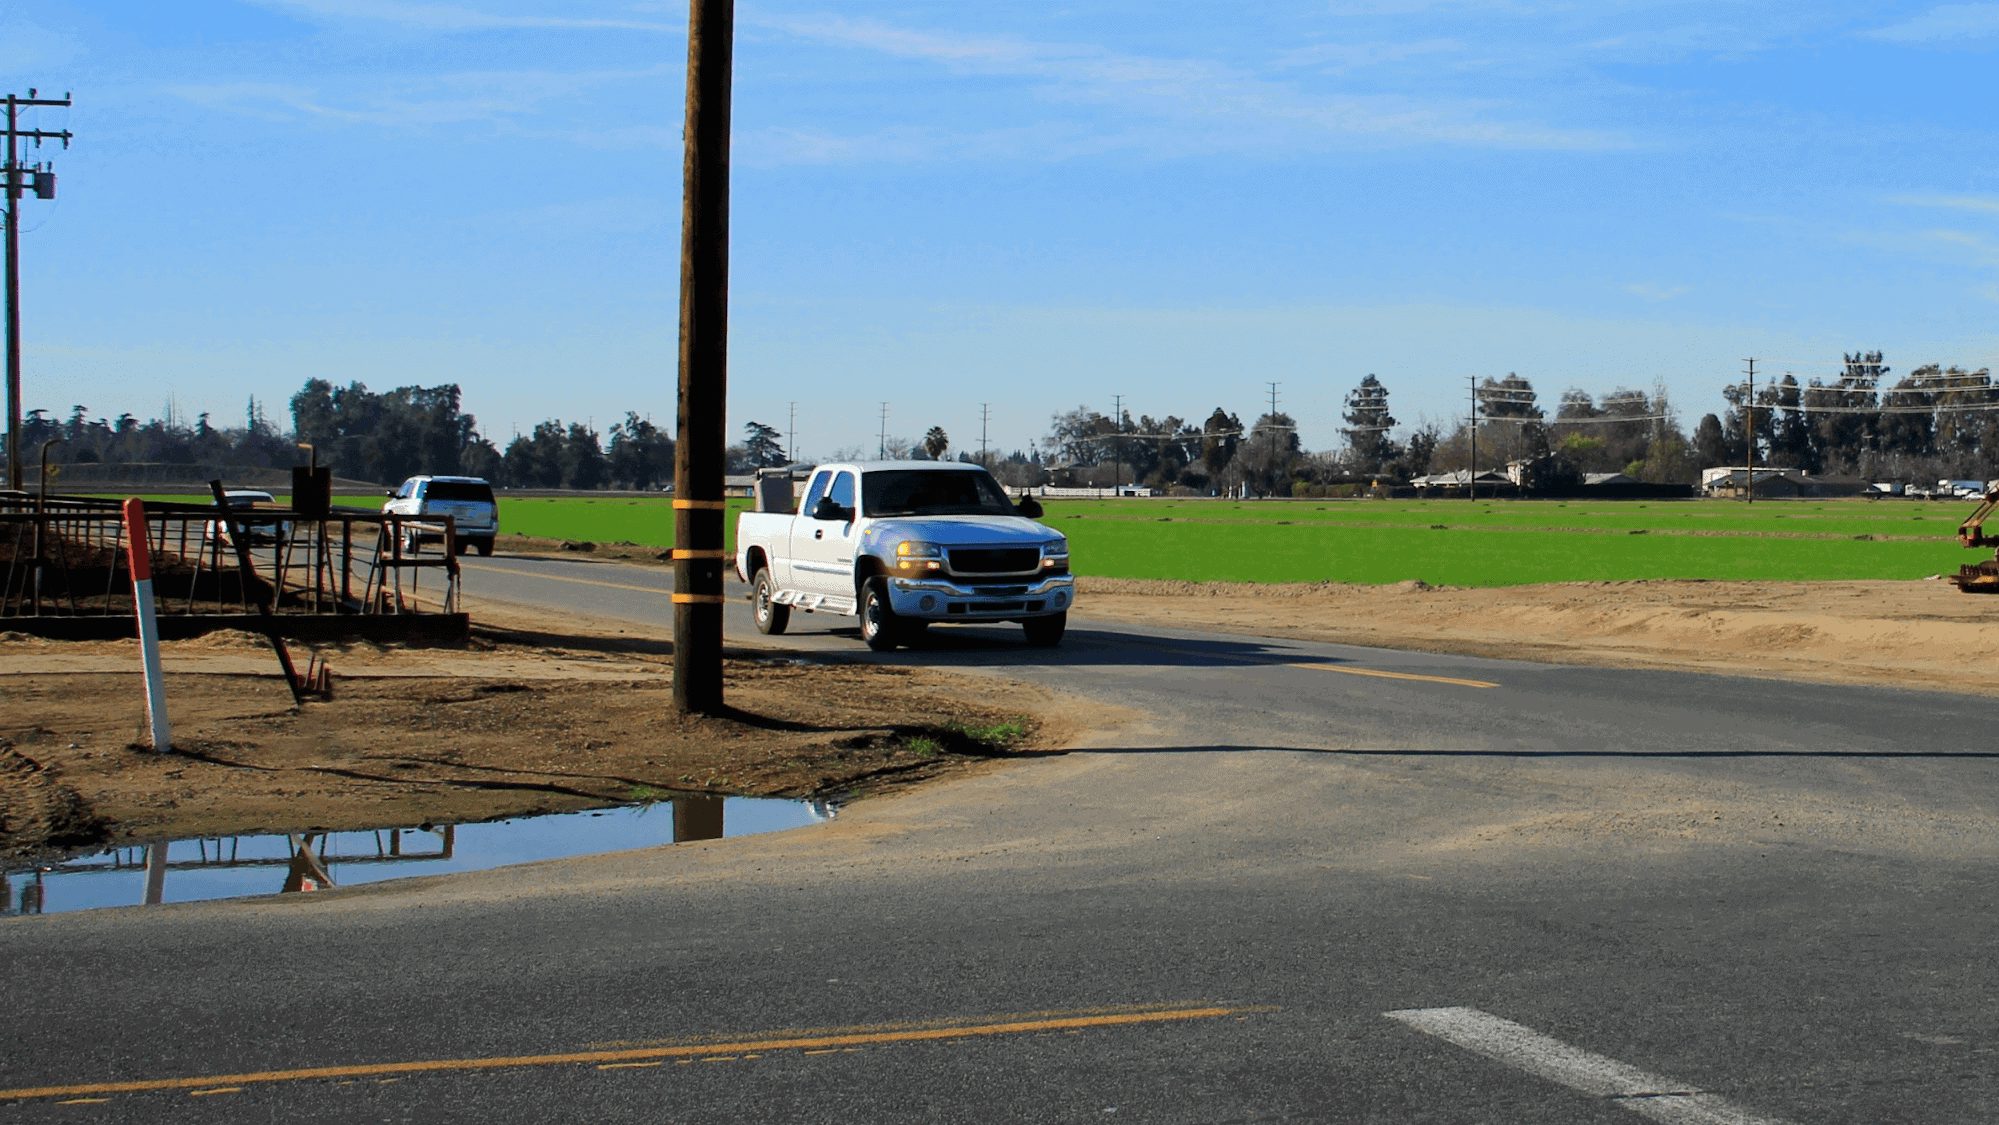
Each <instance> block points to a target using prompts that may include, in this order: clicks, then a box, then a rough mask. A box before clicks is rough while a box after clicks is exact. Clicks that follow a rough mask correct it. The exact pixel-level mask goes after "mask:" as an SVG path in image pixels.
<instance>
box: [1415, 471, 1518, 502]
mask: <svg viewBox="0 0 1999 1125" xmlns="http://www.w3.org/2000/svg"><path fill="white" fill-rule="evenodd" d="M1409 484H1410V486H1411V487H1413V488H1415V489H1416V494H1417V495H1419V496H1422V495H1437V494H1439V493H1449V494H1461V493H1463V492H1464V490H1465V489H1467V488H1473V487H1476V488H1477V489H1478V490H1479V491H1481V492H1489V493H1493V494H1495V495H1496V494H1497V493H1499V492H1500V491H1501V490H1504V491H1507V492H1514V491H1517V489H1516V487H1515V485H1514V483H1513V482H1512V481H1511V480H1509V479H1507V478H1506V477H1504V476H1502V475H1500V474H1498V473H1495V472H1493V471H1492V470H1491V469H1481V470H1479V472H1478V473H1477V474H1476V475H1474V474H1473V473H1472V472H1471V471H1470V470H1468V469H1458V470H1456V471H1454V472H1449V473H1431V474H1429V475H1427V476H1420V477H1416V478H1415V479H1413V480H1411V481H1410V482H1409Z"/></svg>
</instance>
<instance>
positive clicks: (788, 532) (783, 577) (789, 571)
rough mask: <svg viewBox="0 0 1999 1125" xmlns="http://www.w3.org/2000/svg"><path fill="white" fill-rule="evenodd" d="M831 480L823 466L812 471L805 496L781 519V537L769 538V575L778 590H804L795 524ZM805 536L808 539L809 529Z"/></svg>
mask: <svg viewBox="0 0 1999 1125" xmlns="http://www.w3.org/2000/svg"><path fill="white" fill-rule="evenodd" d="M832 480H833V474H832V473H830V472H827V471H826V470H824V469H821V470H819V471H818V472H815V473H813V474H812V479H811V481H810V482H809V483H807V484H806V486H805V496H804V498H803V499H802V500H800V501H799V503H798V509H797V511H796V512H794V513H793V514H792V517H791V518H790V519H789V520H786V521H785V532H784V535H783V537H782V538H779V539H773V540H772V541H771V543H770V544H769V546H770V553H771V556H772V558H771V560H770V569H771V578H772V579H773V580H775V581H776V582H777V585H778V588H779V589H783V590H803V589H805V587H804V586H802V585H800V584H799V573H800V572H799V570H798V567H797V562H798V555H797V553H796V552H797V551H798V545H799V542H800V537H799V534H798V531H799V526H800V525H801V524H803V523H804V522H805V520H806V518H807V517H808V516H810V515H811V513H812V509H813V508H814V507H815V506H817V505H818V503H819V498H820V497H822V496H824V495H826V486H827V485H829V484H831V483H832ZM805 538H808V539H809V538H811V535H810V533H809V531H808V533H807V535H806V536H805Z"/></svg>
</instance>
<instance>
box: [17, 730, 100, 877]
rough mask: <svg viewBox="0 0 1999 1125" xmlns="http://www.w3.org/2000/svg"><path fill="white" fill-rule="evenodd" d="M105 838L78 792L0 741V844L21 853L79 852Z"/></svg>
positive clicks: (33, 760) (32, 760) (98, 821)
mask: <svg viewBox="0 0 1999 1125" xmlns="http://www.w3.org/2000/svg"><path fill="white" fill-rule="evenodd" d="M103 838H104V824H103V823H102V822H101V821H100V820H99V819H98V818H97V817H96V816H94V815H93V814H92V813H91V811H90V806H89V805H87V804H85V803H84V800H83V798H82V797H80V796H78V795H77V792H76V790H74V789H71V788H69V787H68V786H66V785H63V784H62V783H60V782H58V781H56V780H55V779H54V778H53V777H51V776H50V774H49V771H48V770H45V769H43V768H42V764H41V763H40V762H38V761H36V760H35V759H33V758H30V757H28V756H27V755H26V754H23V753H21V752H20V751H19V750H17V749H15V747H14V744H13V743H12V742H9V741H7V740H6V739H4V738H0V840H10V841H20V842H22V843H24V844H25V845H29V846H28V847H24V848H23V849H22V850H23V853H24V854H30V853H32V852H34V851H41V850H44V849H47V850H61V849H65V848H76V847H83V846H85V845H88V844H93V843H96V842H97V841H98V840H101V839H103Z"/></svg>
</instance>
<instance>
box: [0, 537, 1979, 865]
mask: <svg viewBox="0 0 1999 1125" xmlns="http://www.w3.org/2000/svg"><path fill="white" fill-rule="evenodd" d="M614 551H615V549H613V550H607V551H605V552H604V553H605V554H611V553H614ZM593 553H594V552H593ZM621 553H623V554H625V555H626V556H627V557H632V558H635V559H645V557H646V556H648V555H656V552H651V551H648V550H647V549H643V548H633V549H630V550H629V551H625V552H621ZM646 561H651V560H650V559H646ZM1081 602H1082V605H1083V606H1084V612H1083V614H1082V616H1084V617H1086V618H1087V619H1088V620H1089V621H1090V622H1092V623H1096V624H1103V625H1115V624H1116V623H1117V622H1120V621H1126V622H1135V623H1150V624H1158V625H1167V626H1173V627H1178V628H1185V629H1194V630H1218V631H1224V632H1238V633H1246V634H1258V635H1265V636H1275V637H1294V638H1303V639H1315V640H1327V641H1336V642H1344V643H1352V644H1363V645H1380V646H1387V647H1397V648H1411V649H1422V650H1431V651H1440V652H1456V653H1469V654H1474V655H1485V656H1499V657H1511V658H1522V659H1532V660H1542V661H1551V662H1558V663H1559V662H1567V663H1578V664H1592V665H1610V666H1629V667H1656V668H1674V669H1685V670H1690V671H1704V672H1725V673H1729V674H1734V675H1753V676H1767V677H1776V678H1793V679H1804V680H1815V681H1823V682H1834V683H1866V684H1877V685H1878V684H1891V685H1898V686H1906V687H1914V688H1927V689H1935V690H1946V691H1967V692H1968V691H1972V690H1975V688H1976V686H1977V685H1976V684H1975V683H1974V681H1973V680H1972V679H1971V677H1970V670H1971V669H1976V668H1980V667H1984V666H1987V665H1988V664H1989V663H1990V662H1991V661H1992V660H1993V659H1995V658H1999V598H1982V597H1974V596H1969V595H1965V594H1961V593H1959V592H1958V591H1957V590H1956V589H1955V588H1953V587H1951V586H1950V585H1949V584H1947V583H1943V582H1935V581H1932V582H1849V583H1816V584H1804V583H1797V584H1788V583H1734V582H1619V583H1577V584H1567V585H1555V586H1543V587H1525V588H1512V589H1501V590H1482V589H1448V588H1438V587H1431V586H1426V585H1422V584H1420V583H1404V584H1402V585H1399V586H1390V587H1356V586H1340V585H1333V584H1314V585H1296V586H1248V585H1237V584H1226V583H1206V584H1192V583H1173V582H1134V581H1121V580H1108V579H1094V578H1087V577H1086V578H1084V579H1083V580H1082V594H1081ZM670 648H671V646H670V644H668V643H667V642H666V641H664V640H652V639H645V638H635V637H632V636H629V635H621V634H619V633H618V631H617V630H616V629H614V628H611V627H609V626H603V627H599V628H595V629H594V630H593V629H592V628H591V627H590V626H589V625H588V624H587V623H586V624H578V623H577V622H576V621H574V620H573V619H564V620H563V621H561V622H556V621H552V620H549V619H538V618H534V617H532V616H525V615H521V614H519V613H512V614H508V615H504V616H500V617H495V618H489V619H488V620H485V621H483V622H482V623H481V625H480V626H479V629H478V635H477V636H476V637H475V639H474V640H473V642H472V643H470V644H469V645H466V646H463V647H457V648H412V647H394V646H391V647H382V646H375V645H367V644H350V645H344V646H338V647H333V648H329V649H323V650H322V651H321V653H320V655H321V656H322V657H323V658H324V659H326V660H327V661H328V662H329V663H330V664H331V665H332V667H333V669H334V674H335V693H334V698H333V699H332V700H331V701H327V702H313V703H309V704H308V705H307V706H306V707H305V708H304V709H303V710H300V711H294V710H293V709H292V707H291V699H290V696H289V694H288V693H287V692H286V691H285V690H284V688H283V686H282V684H281V682H279V681H278V680H277V679H275V678H274V675H273V672H274V665H275V661H274V659H273V658H272V656H271V655H270V653H269V650H268V649H267V648H266V647H265V644H264V642H263V641H262V640H261V639H260V638H257V637H254V636H251V635H248V634H241V633H226V634H218V635H214V636H211V637H208V638H204V639H201V640H195V641H183V642H175V643H170V644H168V645H167V646H166V653H167V655H166V665H167V669H168V677H167V678H168V691H169V696H170V698H171V699H172V701H173V702H172V706H173V718H174V725H175V743H176V749H175V753H173V754H171V755H165V756H162V755H156V754H152V753H150V752H148V751H146V750H144V749H142V748H141V745H140V744H141V743H142V742H143V740H144V737H145V711H144V704H143V700H142V699H141V698H140V695H139V677H138V675H137V668H138V652H137V645H136V643H134V642H105V643H83V644H78V643H63V642H54V641H44V640H39V639H35V638H29V637H25V636H22V635H20V634H0V858H7V857H9V856H12V857H15V858H17V859H18V858H19V857H21V856H23V855H27V854H41V853H46V852H48V851H50V850H60V849H63V848H74V847H81V846H86V845H90V844H96V843H103V842H116V841H119V840H128V839H148V838H158V837H162V836H168V837H182V836H190V835H200V834H224V833H251V832H268V831H296V830H305V829H331V830H337V829H346V828H366V827H376V826H384V825H415V824H420V823H425V822H433V823H462V822H465V821H471V820H479V819H485V818H489V817H497V816H512V815H520V814H524V813H532V812H543V811H561V810H568V809H575V808H581V807H586V806H592V805H603V804H615V803H625V802H630V801H633V800H639V799H647V798H652V797H665V796H670V795H671V794H672V793H673V792H707V793H734V794H750V795H770V796H798V797H803V796H826V795H850V794H851V795H860V794H867V793H871V792H879V791H881V790H884V789H889V788H893V787H896V786H899V785H904V784H909V783H914V782H919V781H923V780H926V779H930V778H935V777H939V776H942V775H947V774H951V773H956V772H961V771H964V770H967V769H978V768H983V767H985V766H986V765H989V764H990V763H992V762H994V761H997V760H1002V759H1005V758H1009V757H1015V756H1019V755H1024V754H1032V753H1037V752H1045V751H1049V750H1056V749H1060V748H1061V747H1063V746H1066V745H1069V744H1071V743H1072V741H1073V740H1074V739H1075V738H1077V737H1078V736H1080V735H1082V734H1083V733H1085V732H1086V731H1088V730H1089V729H1092V728H1098V729H1101V728H1104V727H1106V726H1113V725H1115V724H1116V723H1117V722H1118V718H1117V716H1115V715H1110V714H1107V713H1105V712H1103V710H1102V709H1101V708H1087V709H1086V708H1084V707H1083V706H1081V705H1080V704H1079V703H1078V702H1077V701H1075V700H1074V699H1071V698H1067V697H1062V696H1058V695H1055V694H1053V693H1050V692H1047V691H1043V690H1039V689H1035V688H1030V687H1026V686H1023V685H1016V686H1014V687H1012V688H1009V689H1005V690H1003V691H999V692H996V691H995V690H994V686H993V681H991V680H990V679H978V680H970V679H966V678H964V677H961V676H957V675H953V674H947V673H943V672H929V671H924V670H917V669H908V668H895V667H877V666H871V665H864V664H840V663H830V664H829V663H819V662H808V661H803V660H798V659H795V658H791V657H784V656H778V655H776V654H772V653H760V652H758V651H757V650H755V649H753V648H745V649H739V650H732V655H731V658H730V661H729V665H728V676H729V701H730V703H731V705H732V707H733V708H734V712H733V713H732V714H731V715H729V716H726V717H720V718H679V717H676V716H674V715H673V713H672V707H671V703H670V698H669V691H670V688H669V678H668V676H669V672H670V669H671V651H670ZM808 701H809V702H808Z"/></svg>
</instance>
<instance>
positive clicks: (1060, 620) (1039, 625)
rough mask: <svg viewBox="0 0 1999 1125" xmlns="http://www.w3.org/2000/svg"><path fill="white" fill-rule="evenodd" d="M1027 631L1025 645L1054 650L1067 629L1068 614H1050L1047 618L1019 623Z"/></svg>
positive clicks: (1036, 618)
mask: <svg viewBox="0 0 1999 1125" xmlns="http://www.w3.org/2000/svg"><path fill="white" fill-rule="evenodd" d="M1020 626H1021V628H1022V629H1024V630H1026V631H1027V643H1028V644H1031V645H1033V646H1034V647H1036V648H1054V647H1055V646H1056V645H1059V644H1061V643H1062V632H1063V630H1065V629H1067V628H1068V627H1069V614H1068V612H1067V611H1064V612H1062V613H1051V614H1049V615H1048V616H1047V617H1030V618H1028V619H1027V620H1025V621H1023V622H1021V623H1020Z"/></svg>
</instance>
